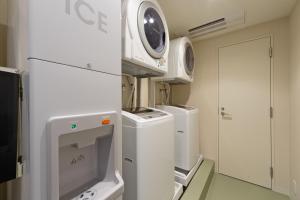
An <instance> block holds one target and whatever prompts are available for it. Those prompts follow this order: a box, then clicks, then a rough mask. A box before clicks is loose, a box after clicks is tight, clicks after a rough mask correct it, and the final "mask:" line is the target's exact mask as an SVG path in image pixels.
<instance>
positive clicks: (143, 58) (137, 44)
mask: <svg viewBox="0 0 300 200" xmlns="http://www.w3.org/2000/svg"><path fill="white" fill-rule="evenodd" d="M122 33H123V34H122V43H123V50H122V51H123V54H122V55H123V57H122V60H123V66H122V72H123V73H126V74H131V75H133V76H137V77H153V76H162V75H164V74H165V73H167V71H168V52H169V32H168V26H167V23H166V20H165V17H164V14H163V12H162V10H161V8H160V6H159V4H158V3H157V1H156V0H124V1H123V2H122Z"/></svg>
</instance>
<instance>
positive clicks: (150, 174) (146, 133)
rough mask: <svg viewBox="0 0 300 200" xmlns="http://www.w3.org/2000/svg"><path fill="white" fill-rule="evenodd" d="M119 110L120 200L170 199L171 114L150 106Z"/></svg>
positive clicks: (171, 180)
mask: <svg viewBox="0 0 300 200" xmlns="http://www.w3.org/2000/svg"><path fill="white" fill-rule="evenodd" d="M125 110H126V111H123V112H122V120H123V122H122V124H123V125H122V126H123V128H122V130H123V132H122V133H123V178H124V182H125V185H124V186H125V191H124V195H123V199H124V200H154V199H155V200H171V199H173V196H174V192H175V182H174V177H175V176H174V164H175V163H174V133H173V132H174V127H175V124H174V117H173V116H172V115H171V114H169V113H166V112H163V111H159V110H156V109H152V108H133V109H125Z"/></svg>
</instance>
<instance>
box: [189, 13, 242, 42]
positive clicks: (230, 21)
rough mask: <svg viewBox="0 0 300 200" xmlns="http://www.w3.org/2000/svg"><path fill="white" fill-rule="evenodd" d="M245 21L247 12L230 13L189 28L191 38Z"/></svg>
mask: <svg viewBox="0 0 300 200" xmlns="http://www.w3.org/2000/svg"><path fill="white" fill-rule="evenodd" d="M244 23H245V12H244V11H242V12H239V13H236V14H231V15H228V16H227V17H222V18H218V19H216V20H213V21H210V22H207V23H205V24H202V25H200V26H197V27H194V28H191V29H189V30H188V32H189V36H190V37H191V38H195V37H200V36H204V35H207V34H209V33H213V32H216V31H220V30H223V29H226V28H229V27H232V26H235V25H240V24H244Z"/></svg>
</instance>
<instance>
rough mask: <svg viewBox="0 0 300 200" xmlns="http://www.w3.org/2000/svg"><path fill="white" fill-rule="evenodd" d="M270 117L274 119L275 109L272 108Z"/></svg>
mask: <svg viewBox="0 0 300 200" xmlns="http://www.w3.org/2000/svg"><path fill="white" fill-rule="evenodd" d="M270 117H271V118H273V117H274V109H273V107H270Z"/></svg>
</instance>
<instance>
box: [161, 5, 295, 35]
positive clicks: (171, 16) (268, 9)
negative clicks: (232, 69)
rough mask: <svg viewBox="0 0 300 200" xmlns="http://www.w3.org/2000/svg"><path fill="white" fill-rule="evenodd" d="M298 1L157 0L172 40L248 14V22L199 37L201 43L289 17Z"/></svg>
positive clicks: (246, 20)
mask: <svg viewBox="0 0 300 200" xmlns="http://www.w3.org/2000/svg"><path fill="white" fill-rule="evenodd" d="M296 1H297V0H158V2H159V4H160V5H161V7H162V9H163V11H164V14H165V16H166V18H167V22H168V26H169V31H170V35H171V38H174V37H179V36H183V35H186V34H187V31H188V30H189V29H191V28H194V27H197V26H200V25H203V24H206V23H208V22H210V21H213V20H216V19H219V18H222V17H225V16H228V15H232V14H234V13H241V12H244V13H245V23H244V24H241V25H239V26H234V27H231V28H228V29H225V30H221V31H218V32H214V33H212V34H208V35H205V36H201V37H198V38H196V39H195V40H201V39H205V38H208V37H212V36H216V35H220V34H223V33H226V32H230V31H234V30H237V29H241V28H245V27H248V26H252V25H255V24H260V23H263V22H267V21H271V20H274V19H279V18H282V17H285V16H288V15H289V14H290V13H291V11H292V9H293V7H294V6H295V3H296Z"/></svg>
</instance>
